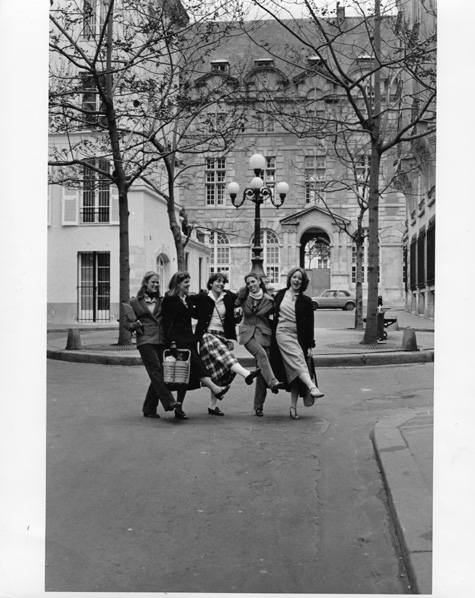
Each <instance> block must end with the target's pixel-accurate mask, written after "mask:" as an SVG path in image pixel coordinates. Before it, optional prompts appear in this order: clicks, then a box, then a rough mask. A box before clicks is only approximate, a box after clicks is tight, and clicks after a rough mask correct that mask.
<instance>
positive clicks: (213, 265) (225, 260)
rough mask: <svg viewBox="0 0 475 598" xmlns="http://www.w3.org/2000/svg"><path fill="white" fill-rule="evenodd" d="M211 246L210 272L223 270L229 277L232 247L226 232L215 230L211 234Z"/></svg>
mask: <svg viewBox="0 0 475 598" xmlns="http://www.w3.org/2000/svg"><path fill="white" fill-rule="evenodd" d="M209 246H210V247H211V257H210V260H211V261H210V267H209V271H210V273H213V272H223V273H224V274H226V275H227V276H228V278H229V272H230V262H231V259H230V251H231V250H230V247H229V240H228V237H227V236H226V235H225V234H224V233H218V232H215V231H213V232H212V233H211V234H210V236H209Z"/></svg>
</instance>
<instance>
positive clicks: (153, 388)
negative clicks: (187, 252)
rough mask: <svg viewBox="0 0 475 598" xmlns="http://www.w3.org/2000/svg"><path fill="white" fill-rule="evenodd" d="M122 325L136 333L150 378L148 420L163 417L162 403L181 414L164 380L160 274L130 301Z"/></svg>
mask: <svg viewBox="0 0 475 598" xmlns="http://www.w3.org/2000/svg"><path fill="white" fill-rule="evenodd" d="M130 307H131V308H132V309H130ZM122 322H123V323H124V326H125V328H126V329H127V330H130V331H131V332H135V333H136V336H137V349H138V351H139V353H140V357H141V358H142V361H143V364H144V366H145V369H146V370H147V373H148V375H149V378H150V386H149V387H148V390H147V394H146V396H145V401H144V404H143V407H142V411H143V415H144V417H152V418H159V417H160V416H159V415H158V413H157V406H158V401H160V402H161V403H162V405H163V408H164V410H165V411H173V410H174V409H175V411H180V410H181V404H180V403H179V402H178V401H175V399H174V397H173V395H172V393H171V392H170V390H169V389H168V388H167V387H166V386H165V383H164V381H163V368H162V359H163V350H164V349H165V336H164V334H163V326H162V322H163V314H162V297H161V296H160V279H159V277H158V274H157V273H156V272H153V271H149V272H146V273H145V275H144V277H143V280H142V286H141V287H140V290H139V292H138V293H137V296H136V297H133V298H132V299H131V300H130V306H129V309H128V310H127V311H126V313H125V314H124V315H123V316H122Z"/></svg>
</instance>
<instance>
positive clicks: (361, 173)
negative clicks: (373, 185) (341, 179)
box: [355, 154, 371, 200]
mask: <svg viewBox="0 0 475 598" xmlns="http://www.w3.org/2000/svg"><path fill="white" fill-rule="evenodd" d="M370 164H371V156H369V155H366V154H365V155H363V156H359V157H358V158H356V161H355V177H356V181H357V183H356V184H357V193H358V195H359V197H360V198H361V199H363V200H366V199H367V198H368V192H369V171H370Z"/></svg>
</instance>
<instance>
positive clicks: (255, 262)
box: [251, 258, 266, 278]
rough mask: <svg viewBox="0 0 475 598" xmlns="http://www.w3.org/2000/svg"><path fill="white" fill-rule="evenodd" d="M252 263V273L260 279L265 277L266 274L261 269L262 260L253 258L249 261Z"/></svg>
mask: <svg viewBox="0 0 475 598" xmlns="http://www.w3.org/2000/svg"><path fill="white" fill-rule="evenodd" d="M251 263H252V271H253V272H254V273H255V274H258V275H259V276H261V277H262V278H263V277H265V275H266V273H265V272H264V268H263V267H262V258H261V259H259V258H253V259H252V260H251Z"/></svg>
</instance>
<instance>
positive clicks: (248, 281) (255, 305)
mask: <svg viewBox="0 0 475 598" xmlns="http://www.w3.org/2000/svg"><path fill="white" fill-rule="evenodd" d="M244 282H245V285H246V286H245V287H244V288H242V289H240V290H239V292H238V297H237V300H236V305H237V306H239V307H240V308H241V309H242V312H243V321H242V324H241V326H240V328H239V344H241V345H244V346H245V347H246V349H247V350H248V351H249V353H250V354H251V355H253V356H254V358H255V359H256V362H257V365H258V367H259V368H260V370H261V373H260V375H259V376H258V377H257V379H256V389H255V393H254V412H255V414H256V415H257V416H258V417H262V416H263V415H264V401H265V399H266V389H267V388H270V389H271V391H272V392H273V393H277V392H278V391H279V389H281V388H285V384H284V383H282V382H279V380H277V378H276V376H275V374H274V372H273V370H272V367H271V364H270V362H269V358H270V348H271V339H272V328H271V322H270V320H269V317H270V316H271V315H272V314H273V313H274V300H273V298H272V297H271V296H270V295H269V294H268V293H267V292H266V287H265V285H264V281H263V280H262V278H261V277H260V276H259V275H258V274H256V273H255V272H250V273H249V274H247V275H246V276H245V277H244Z"/></svg>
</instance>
